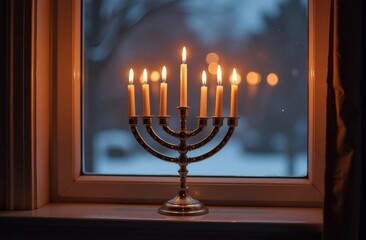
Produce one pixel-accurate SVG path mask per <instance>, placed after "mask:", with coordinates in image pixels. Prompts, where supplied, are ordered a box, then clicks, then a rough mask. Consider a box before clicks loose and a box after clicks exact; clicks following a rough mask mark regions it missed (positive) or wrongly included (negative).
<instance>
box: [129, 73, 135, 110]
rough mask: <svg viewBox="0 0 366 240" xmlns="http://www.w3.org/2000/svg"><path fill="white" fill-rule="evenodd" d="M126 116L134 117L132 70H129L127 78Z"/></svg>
mask: <svg viewBox="0 0 366 240" xmlns="http://www.w3.org/2000/svg"><path fill="white" fill-rule="evenodd" d="M128 83H129V84H128V115H129V116H135V115H136V110H135V85H133V70H132V68H131V69H130V74H129V78H128Z"/></svg>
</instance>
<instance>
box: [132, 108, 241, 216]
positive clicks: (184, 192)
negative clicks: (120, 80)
mask: <svg viewBox="0 0 366 240" xmlns="http://www.w3.org/2000/svg"><path fill="white" fill-rule="evenodd" d="M177 109H178V115H179V119H180V128H179V130H178V131H174V130H172V129H171V128H170V127H169V116H157V119H158V121H159V125H160V126H161V127H162V129H163V130H164V131H165V132H166V133H168V134H169V135H171V136H173V137H175V138H177V139H178V140H179V143H178V144H172V143H170V142H167V141H165V140H163V139H162V138H161V137H159V136H158V134H157V133H156V132H155V131H154V129H153V127H152V123H153V118H154V116H141V119H142V124H143V125H144V126H145V128H146V131H147V132H148V133H149V135H150V136H151V137H152V138H153V139H154V140H155V141H156V142H158V143H159V144H161V145H162V146H164V147H166V148H168V149H171V150H173V151H176V152H178V153H179V156H178V157H170V156H167V155H165V154H162V153H160V152H158V151H156V150H155V149H153V148H152V147H150V146H149V145H148V144H147V143H146V141H145V140H144V139H143V138H142V136H141V135H140V133H139V131H138V129H137V125H138V118H139V117H138V116H130V117H129V118H128V124H129V125H130V127H131V131H132V133H133V135H134V137H135V138H136V140H137V142H138V143H139V144H140V145H141V146H142V147H143V148H144V149H145V150H146V151H148V152H149V153H150V154H152V155H153V156H155V157H157V158H159V159H161V160H163V161H167V162H171V163H176V164H178V165H179V167H180V168H179V171H178V173H179V176H180V185H179V188H178V194H177V195H176V196H175V197H174V198H172V199H170V200H168V201H166V202H165V203H164V204H163V205H162V206H161V207H160V208H159V209H158V212H159V213H160V214H165V215H174V216H194V215H202V214H206V213H208V208H207V207H206V206H205V205H204V204H202V203H201V202H200V201H198V200H197V199H194V198H193V197H192V196H190V194H189V193H188V186H187V183H186V179H187V174H188V170H187V166H188V164H190V163H195V162H199V161H202V160H204V159H207V158H209V157H211V156H212V155H214V154H216V153H217V152H219V151H220V150H221V149H222V148H223V147H224V146H225V145H226V143H227V142H228V141H229V139H230V137H231V136H232V134H233V132H234V129H235V127H236V126H237V125H238V117H226V119H227V126H228V129H227V133H226V135H225V136H224V137H223V139H222V140H221V142H220V143H219V144H218V145H217V146H215V147H214V148H212V149H211V150H210V151H208V152H206V153H204V154H202V155H199V156H195V157H188V156H187V153H188V152H189V151H192V150H196V149H198V148H200V147H202V146H204V145H206V144H207V143H208V142H210V141H211V140H212V139H214V138H215V136H216V135H217V133H218V132H219V130H220V128H221V127H222V126H223V123H224V118H225V117H212V124H213V128H212V130H211V132H210V133H209V134H208V135H207V136H206V137H205V138H204V139H203V140H201V141H198V142H196V143H194V144H187V140H188V139H189V138H191V137H193V136H196V135H198V134H199V133H200V132H202V131H203V129H204V128H205V127H206V126H207V123H208V119H209V118H208V117H197V127H196V129H194V130H192V131H189V130H188V129H187V117H188V111H189V109H190V107H182V106H179V107H177Z"/></svg>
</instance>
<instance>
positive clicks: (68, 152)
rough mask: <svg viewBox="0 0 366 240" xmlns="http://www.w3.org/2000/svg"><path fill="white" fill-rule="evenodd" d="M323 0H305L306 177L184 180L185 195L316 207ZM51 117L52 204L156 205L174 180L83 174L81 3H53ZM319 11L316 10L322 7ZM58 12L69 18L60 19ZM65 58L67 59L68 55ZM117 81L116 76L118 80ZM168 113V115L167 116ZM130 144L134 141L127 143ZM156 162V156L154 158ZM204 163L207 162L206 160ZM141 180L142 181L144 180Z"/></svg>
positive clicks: (320, 146) (171, 191)
mask: <svg viewBox="0 0 366 240" xmlns="http://www.w3.org/2000/svg"><path fill="white" fill-rule="evenodd" d="M326 4H327V3H326V1H314V0H310V1H309V23H308V24H309V44H308V46H309V48H308V67H309V69H308V81H309V82H308V89H309V94H308V98H309V101H308V108H309V112H308V114H309V116H308V126H309V133H308V137H309V140H308V159H309V161H308V166H309V170H308V175H307V177H306V178H295V179H288V178H269V177H268V178H258V177H251V178H227V177H195V178H189V179H188V181H189V182H188V184H189V186H190V193H191V194H192V195H193V196H196V197H197V196H199V197H198V198H199V199H200V200H201V201H203V202H204V203H206V204H226V205H230V204H239V205H272V206H273V205H278V206H279V205H281V206H285V205H286V206H295V205H296V206H319V205H321V201H322V191H323V190H322V189H323V183H322V181H323V162H324V159H323V158H324V148H325V146H324V145H325V141H324V139H325V133H324V126H325V116H324V114H325V111H324V110H325V72H326V60H327V59H326V56H327V54H326V50H327V49H328V48H327V46H326V45H327V41H325V40H324V39H327V34H326V32H327V31H324V29H326V28H327V21H323V20H324V19H328V16H327V15H326V14H324V11H322V9H323V8H324V5H325V7H326ZM55 9H56V10H57V11H58V14H56V15H55V16H57V19H56V21H55V24H56V26H55V29H57V39H58V40H57V41H56V44H57V45H56V49H57V52H56V55H55V56H56V62H57V64H56V66H57V80H56V81H55V85H54V86H53V87H54V89H55V97H54V100H55V105H56V108H54V111H55V112H54V117H55V119H56V120H55V123H56V124H55V126H53V133H54V136H55V141H54V144H55V146H54V147H55V154H54V159H55V161H54V162H52V165H53V166H52V169H53V173H54V174H52V176H53V177H52V185H53V188H52V189H53V194H52V198H53V201H65V200H68V201H70V200H73V201H103V202H131V201H133V202H135V203H161V202H162V201H165V200H166V199H168V198H170V197H171V196H173V195H175V189H176V188H177V183H178V179H177V178H176V177H159V176H144V177H138V176H112V175H110V176H108V175H100V176H99V175H83V174H82V171H81V170H82V166H81V156H82V154H81V142H82V141H81V134H80V133H81V128H80V126H81V120H82V117H81V95H80V94H81V84H82V78H81V64H80V63H81V45H80V44H81V43H80V39H81V31H80V26H81V22H80V21H81V2H80V1H59V2H58V3H57V6H56V8H55ZM323 10H324V9H323ZM325 12H326V11H325ZM65 16H72V17H68V18H66V17H65ZM70 56H72V58H71V59H70ZM121 78H122V77H121ZM172 115H173V114H172ZM134 141H135V140H134ZM156 161H158V160H156ZM208 161H209V160H208ZM147 183H148V184H147Z"/></svg>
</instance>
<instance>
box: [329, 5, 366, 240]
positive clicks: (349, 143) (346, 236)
mask: <svg viewBox="0 0 366 240" xmlns="http://www.w3.org/2000/svg"><path fill="white" fill-rule="evenodd" d="M361 28H362V25H361V0H332V2H331V18H330V41H329V43H330V49H329V69H328V78H327V89H328V91H327V94H328V95H327V111H328V112H327V129H326V131H327V136H326V141H327V143H326V163H325V164H326V170H325V197H324V235H323V236H324V238H323V239H324V240H341V239H342V240H353V239H362V238H361V237H362V236H363V237H364V231H365V230H364V226H361V224H362V223H361V220H362V219H364V218H365V215H364V214H365V213H364V210H365V209H364V207H365V204H364V203H365V200H364V195H363V191H362V189H363V188H364V187H365V186H364V184H363V186H362V183H363V182H364V178H365V172H364V171H363V170H362V169H364V168H365V164H364V163H362V138H363V135H362V128H361V122H362V121H361V120H362V119H361V113H362V105H361V93H362V86H363V84H362V83H361V82H362V75H363V73H362V72H364V70H362V55H361V50H362V49H361V43H362V41H361V35H362V34H361V33H362V32H361ZM363 239H365V238H363Z"/></svg>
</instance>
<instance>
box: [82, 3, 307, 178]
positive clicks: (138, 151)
mask: <svg viewBox="0 0 366 240" xmlns="http://www.w3.org/2000/svg"><path fill="white" fill-rule="evenodd" d="M82 3H83V17H82V22H83V28H82V29H83V37H82V39H83V42H82V43H83V46H82V52H83V55H82V56H83V64H82V66H83V74H82V76H83V79H84V81H83V83H84V84H83V87H82V91H83V102H82V105H83V116H82V119H83V125H82V127H83V128H82V132H83V134H82V135H83V144H82V145H83V154H82V155H83V172H84V173H85V174H106V175H176V174H177V166H176V165H174V164H172V163H168V162H165V161H159V160H158V159H157V158H155V157H153V156H151V155H150V154H149V153H147V152H146V151H144V150H143V148H142V147H141V146H140V145H138V144H136V143H137V142H136V141H134V140H133V139H132V140H131V137H132V133H131V131H130V127H129V126H128V124H127V123H126V119H127V115H128V114H127V103H126V102H127V91H126V90H127V85H128V70H129V68H131V67H133V68H134V70H135V75H137V76H136V78H135V84H134V85H135V89H136V100H137V104H136V109H137V114H140V115H141V114H142V110H141V105H142V102H141V87H140V85H141V84H140V81H141V74H142V70H143V68H147V70H148V82H149V85H150V88H151V89H150V98H151V108H152V111H151V113H152V114H153V115H157V114H158V113H159V82H160V81H161V76H160V73H161V68H162V67H163V65H166V67H167V69H168V80H167V83H168V86H169V90H168V101H167V103H168V115H171V117H170V119H169V122H170V125H172V126H173V129H178V127H179V121H178V116H177V115H178V114H177V110H176V109H175V108H176V106H177V105H179V104H178V103H179V98H178V97H177V96H179V61H180V59H181V57H180V54H178V52H179V50H180V48H181V45H182V44H184V45H186V47H187V49H188V60H187V65H188V105H189V106H192V107H191V109H190V110H189V118H188V122H187V124H188V129H194V128H195V127H196V116H198V115H199V104H198V103H199V101H200V99H199V98H200V94H199V90H200V86H201V76H200V74H201V72H202V70H205V71H206V72H207V86H208V116H212V115H213V114H214V111H213V110H214V104H215V102H214V101H215V87H216V85H217V83H216V73H217V67H218V65H220V66H221V69H222V72H223V73H222V74H223V89H224V93H223V96H224V101H223V112H224V116H227V115H228V114H229V108H230V84H231V83H230V80H229V79H230V78H231V72H232V69H233V68H234V67H235V68H236V70H237V72H238V82H240V83H239V84H238V87H239V94H238V103H239V107H238V109H237V111H238V113H239V114H238V116H239V126H238V127H237V129H236V131H235V134H234V135H233V136H232V137H231V140H230V141H229V143H228V144H227V145H226V146H225V147H224V148H223V149H222V150H221V151H220V152H218V153H217V154H215V155H213V156H212V157H210V158H209V159H207V160H205V161H201V162H198V163H194V164H190V165H189V167H188V169H189V175H190V176H226V177H306V176H307V142H308V141H307V140H308V137H307V127H308V120H307V117H308V115H307V112H308V108H307V96H308V61H307V60H308V55H307V54H308V6H307V4H308V2H307V1H302V0H296V1H282V0H268V1H263V0H262V1H257V0H245V1H242V0H228V1H220V0H218V1H207V0H183V1H182V0H178V1H169V0H167V1H160V0H155V1H154V0H151V1H148V2H144V1H133V2H130V1H126V0H119V1H113V2H110V1H97V0H92V1H83V2H82ZM208 4H209V5H210V7H207V5H208ZM178 48H179V49H178ZM229 69H230V70H229ZM139 80H140V81H139ZM154 121H155V123H156V122H157V119H156V118H155V120H154ZM141 127H142V126H141V125H140V127H139V128H140V129H141ZM142 128H143V127H142ZM153 129H154V130H155V131H156V132H157V133H158V134H159V135H160V136H162V138H163V139H165V140H168V141H169V142H173V143H176V142H177V139H175V138H173V137H169V135H166V134H164V131H161V127H160V126H158V124H155V125H153ZM211 129H212V124H211V121H209V124H208V126H207V127H206V128H205V131H204V132H203V133H201V134H199V135H197V137H196V138H195V139H188V141H190V140H193V141H190V143H194V142H197V141H199V140H201V139H202V138H203V136H207V135H208V134H209V132H210V130H211ZM226 131H227V128H226V124H225V126H224V127H222V128H221V130H220V132H219V134H218V135H217V136H216V137H215V138H214V139H213V140H212V141H211V142H210V143H209V144H207V145H206V146H204V147H202V148H199V149H198V150H195V151H190V152H188V156H197V155H200V154H204V153H206V152H207V151H209V150H211V149H212V148H214V147H215V146H216V145H217V144H219V142H220V141H221V140H222V138H223V136H224V134H225V133H226ZM140 133H141V134H142V136H143V139H144V140H145V141H148V143H149V145H151V146H153V147H154V148H155V149H157V150H158V151H159V152H161V153H164V154H166V155H168V156H172V157H176V156H177V152H175V151H172V150H171V149H168V150H167V149H166V148H165V147H163V146H161V145H159V144H156V142H155V141H149V140H150V139H151V138H150V136H149V134H148V133H147V132H146V131H145V130H144V129H141V131H140Z"/></svg>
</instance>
